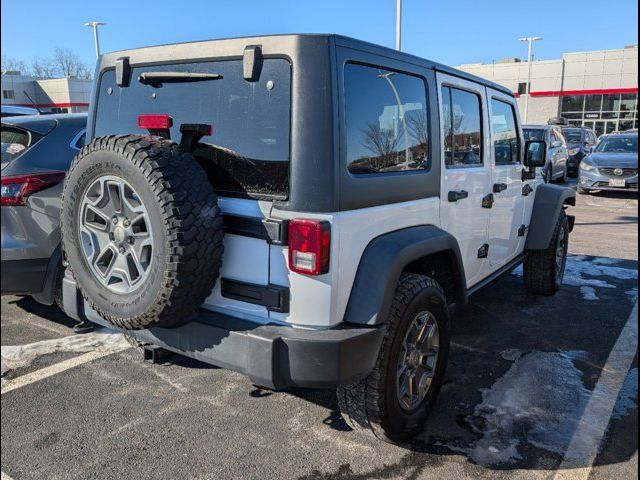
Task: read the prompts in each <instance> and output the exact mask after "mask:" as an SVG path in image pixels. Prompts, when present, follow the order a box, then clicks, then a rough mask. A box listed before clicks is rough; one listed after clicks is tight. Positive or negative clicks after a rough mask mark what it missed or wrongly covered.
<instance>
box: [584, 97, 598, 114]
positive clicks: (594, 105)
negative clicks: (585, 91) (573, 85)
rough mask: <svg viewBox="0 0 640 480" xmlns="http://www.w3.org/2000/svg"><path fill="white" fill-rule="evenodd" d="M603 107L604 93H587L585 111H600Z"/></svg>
mask: <svg viewBox="0 0 640 480" xmlns="http://www.w3.org/2000/svg"><path fill="white" fill-rule="evenodd" d="M601 107H602V95H587V96H586V98H585V102H584V111H585V112H599V111H600V110H601Z"/></svg>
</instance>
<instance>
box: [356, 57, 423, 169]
mask: <svg viewBox="0 0 640 480" xmlns="http://www.w3.org/2000/svg"><path fill="white" fill-rule="evenodd" d="M344 75H345V78H344V81H345V109H346V115H345V116H346V126H347V166H348V169H349V171H350V172H351V173H354V174H365V173H387V172H399V171H411V170H428V169H430V168H431V163H430V158H429V129H428V126H429V119H428V115H427V108H426V105H427V99H426V93H425V92H426V91H425V83H424V81H423V80H422V79H420V78H418V77H413V76H411V75H405V74H402V73H397V72H390V71H387V70H381V69H378V68H373V67H366V66H363V65H356V64H348V65H347V66H346V67H345V73H344Z"/></svg>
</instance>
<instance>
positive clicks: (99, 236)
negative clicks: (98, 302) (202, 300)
mask: <svg viewBox="0 0 640 480" xmlns="http://www.w3.org/2000/svg"><path fill="white" fill-rule="evenodd" d="M78 215H79V221H78V226H79V237H80V242H81V245H82V253H83V254H84V258H85V260H86V261H87V264H88V265H89V268H90V269H91V271H92V272H93V274H94V275H95V277H96V279H97V280H98V281H99V282H100V283H102V285H104V286H105V287H106V288H107V289H109V290H110V291H112V292H115V293H120V294H127V293H130V292H132V291H133V290H135V289H136V288H138V287H139V286H140V285H142V284H143V283H144V280H145V279H146V278H147V275H148V273H149V269H150V267H151V261H152V258H153V232H152V231H151V222H150V220H149V216H148V213H147V210H146V208H145V206H144V205H143V203H142V201H141V200H140V197H139V195H138V194H137V193H136V191H135V190H134V189H133V188H132V187H131V185H129V184H128V183H127V182H125V181H124V180H123V179H122V178H120V177H117V176H114V175H105V176H102V177H99V178H97V179H96V180H94V181H93V183H91V185H90V186H89V188H87V189H86V191H85V192H84V194H83V196H82V203H81V204H80V211H79V212H78Z"/></svg>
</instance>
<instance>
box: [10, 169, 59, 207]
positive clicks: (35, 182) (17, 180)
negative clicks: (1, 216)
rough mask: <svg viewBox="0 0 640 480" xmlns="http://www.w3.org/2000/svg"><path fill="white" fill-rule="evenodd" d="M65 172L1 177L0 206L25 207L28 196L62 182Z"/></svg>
mask: <svg viewBox="0 0 640 480" xmlns="http://www.w3.org/2000/svg"><path fill="white" fill-rule="evenodd" d="M64 176H65V172H42V173H33V174H30V175H12V176H7V177H2V203H1V204H2V206H3V207H5V206H16V205H25V204H26V199H27V197H28V196H29V195H31V194H33V193H35V192H39V191H40V190H44V189H45V188H49V187H52V186H54V185H56V184H58V183H60V182H61V181H62V180H64Z"/></svg>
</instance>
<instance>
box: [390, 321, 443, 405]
mask: <svg viewBox="0 0 640 480" xmlns="http://www.w3.org/2000/svg"><path fill="white" fill-rule="evenodd" d="M439 342H440V334H439V329H438V323H437V321H436V317H435V316H434V315H433V314H432V313H431V312H427V311H423V312H420V313H418V314H417V315H416V316H415V318H414V319H413V321H412V322H411V325H410V326H409V328H408V330H407V333H406V335H405V337H404V341H403V342H402V347H401V349H400V355H399V358H398V365H397V374H396V394H397V396H398V401H399V402H400V406H401V407H402V409H403V410H405V411H411V410H413V409H415V407H417V406H418V405H420V403H421V402H422V401H423V400H424V398H425V397H426V395H427V392H428V391H429V387H430V386H431V383H432V381H433V376H434V374H435V371H436V365H437V363H438V349H439Z"/></svg>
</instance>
